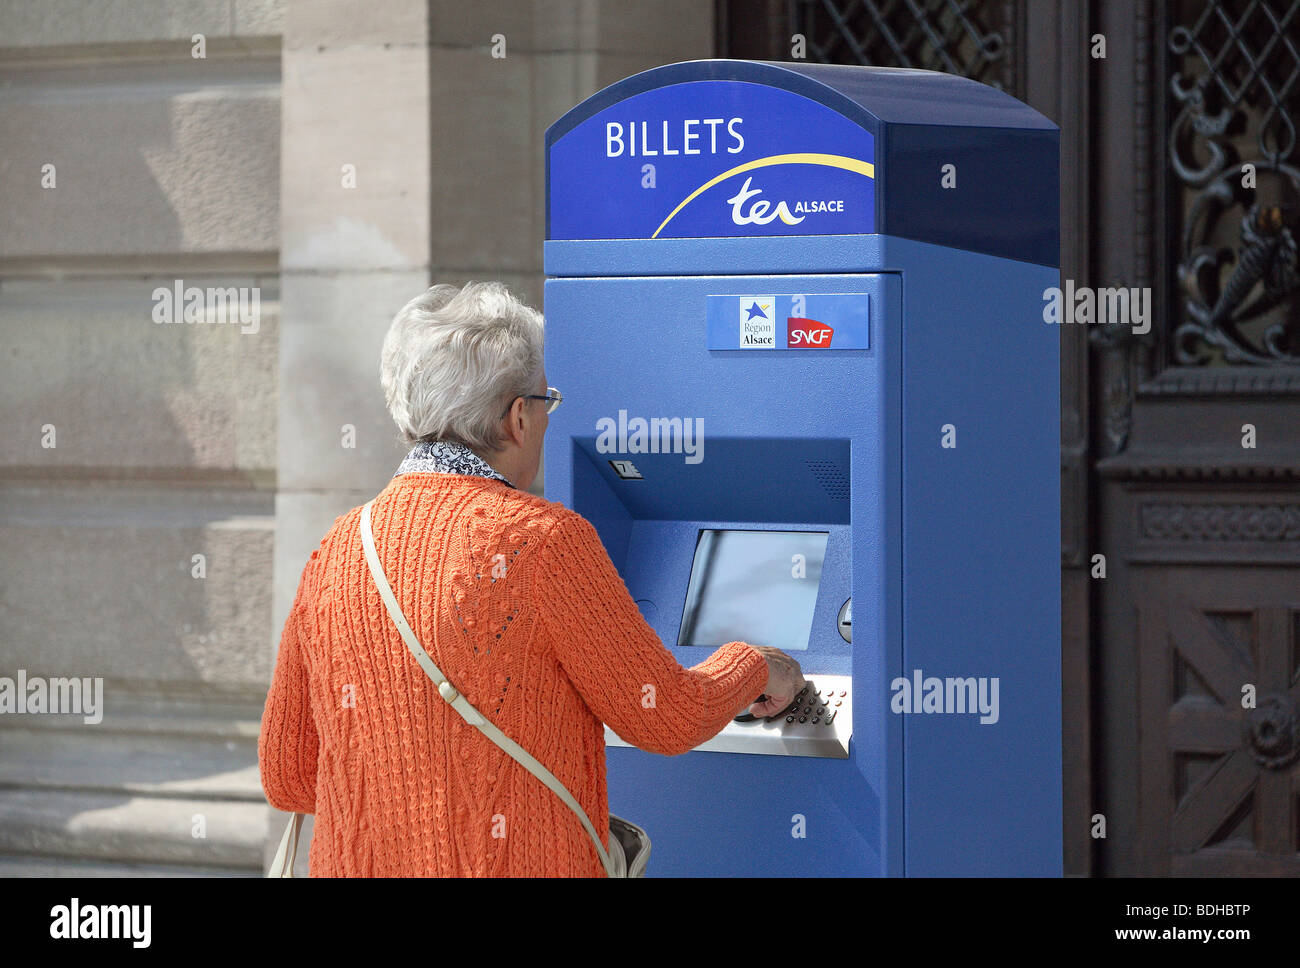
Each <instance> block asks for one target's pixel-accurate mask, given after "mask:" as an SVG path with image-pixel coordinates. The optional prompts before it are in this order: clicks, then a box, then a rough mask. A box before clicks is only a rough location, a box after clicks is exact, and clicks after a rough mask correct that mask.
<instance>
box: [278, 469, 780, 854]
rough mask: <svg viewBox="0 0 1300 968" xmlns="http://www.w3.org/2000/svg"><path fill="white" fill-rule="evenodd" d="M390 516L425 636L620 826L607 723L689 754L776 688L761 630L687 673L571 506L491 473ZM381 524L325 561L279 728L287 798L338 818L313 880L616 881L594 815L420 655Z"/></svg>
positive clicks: (287, 630)
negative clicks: (503, 739) (367, 546)
mask: <svg viewBox="0 0 1300 968" xmlns="http://www.w3.org/2000/svg"><path fill="white" fill-rule="evenodd" d="M371 513H372V524H373V529H374V534H375V543H376V545H377V546H378V550H379V556H380V559H381V561H382V562H383V566H384V571H385V573H386V574H387V575H388V580H389V582H390V583H391V584H392V586H393V592H394V594H395V595H396V596H397V600H398V602H399V604H400V605H401V606H402V610H403V611H404V612H405V613H406V617H407V620H408V621H409V622H410V623H411V626H412V628H413V629H414V630H415V634H416V635H417V636H418V637H419V639H420V642H421V643H422V644H423V645H424V647H425V648H426V649H427V650H428V652H429V654H430V655H431V656H432V657H433V659H434V661H435V662H436V663H437V665H438V667H439V668H440V669H442V671H443V672H444V673H445V674H446V676H447V677H448V678H449V679H450V680H451V682H452V683H453V685H455V686H456V687H457V688H458V689H459V690H460V691H461V692H462V693H463V694H464V695H465V696H466V698H467V699H468V700H469V701H470V702H471V703H472V704H473V705H474V706H475V707H476V708H478V710H479V711H480V712H482V713H483V714H484V715H486V716H487V717H488V718H489V719H491V720H492V721H493V722H495V723H496V724H497V726H499V727H500V728H501V729H502V730H503V731H504V732H505V733H506V735H508V736H510V737H511V738H512V739H514V740H515V741H516V742H518V743H519V744H520V745H522V746H523V747H524V749H526V750H528V751H529V752H530V753H532V754H533V756H535V757H536V758H537V759H539V760H540V761H541V762H542V763H543V764H545V765H546V766H547V767H548V768H549V769H550V770H551V772H553V773H554V774H555V775H556V776H557V777H558V778H559V780H560V781H561V782H562V783H564V784H565V785H566V786H567V787H568V788H569V790H570V792H572V794H573V796H574V797H575V798H576V799H577V801H578V802H579V803H580V804H581V805H582V807H583V809H584V810H585V811H586V812H587V815H588V816H589V817H590V818H591V822H592V824H593V825H594V826H595V827H596V829H597V830H598V831H600V832H601V834H602V838H607V833H606V831H607V829H608V826H609V808H608V804H607V800H606V792H605V742H604V736H603V730H602V726H601V724H602V722H603V723H608V724H609V726H610V727H611V728H612V729H613V730H614V732H616V733H617V734H618V735H619V736H621V737H622V738H623V739H624V740H626V741H627V742H629V743H631V744H632V745H634V746H637V747H640V748H641V749H643V750H648V751H650V752H653V753H663V754H668V755H673V754H677V753H683V752H685V751H687V750H689V749H691V748H692V747H694V746H696V745H698V744H699V743H701V742H703V741H705V740H706V739H708V738H709V737H711V736H713V735H715V734H716V733H717V732H718V731H719V730H720V729H721V728H722V727H723V726H725V725H726V723H727V721H728V720H729V719H730V718H731V717H732V715H733V714H734V713H735V712H736V711H737V710H738V709H739V708H740V707H741V706H742V705H743V704H744V703H745V702H746V701H750V700H753V699H754V698H755V697H757V696H758V695H759V694H760V693H761V692H762V691H763V687H764V686H765V685H766V682H767V664H766V662H765V660H764V659H763V656H762V655H761V654H760V653H758V652H757V651H756V650H754V649H752V648H750V647H749V646H748V645H745V644H744V643H741V642H731V643H728V644H727V645H725V646H723V647H722V648H720V649H719V650H718V651H717V652H715V653H714V654H713V655H711V656H710V657H709V658H708V659H706V660H705V661H704V662H702V663H700V664H699V665H697V666H693V667H692V668H690V669H686V668H683V667H682V666H681V665H679V664H678V663H677V661H676V660H675V659H674V658H673V655H672V653H670V652H669V651H668V650H667V649H666V648H664V646H663V644H662V643H661V642H660V641H659V639H658V637H657V636H656V635H655V633H654V631H653V630H652V629H651V628H650V626H649V625H647V624H646V622H645V620H644V619H643V618H642V617H641V614H640V612H639V610H638V609H637V606H636V604H635V602H633V600H632V598H631V596H630V595H629V594H628V591H627V588H626V586H625V585H624V584H623V581H622V579H621V578H620V577H619V574H618V572H617V571H616V570H615V568H614V565H613V563H612V562H611V561H610V560H609V556H608V555H607V554H606V553H605V549H604V547H603V546H602V545H601V543H600V539H599V537H598V536H597V534H596V531H595V529H594V528H593V527H592V526H591V525H590V524H589V523H588V522H587V521H586V520H584V519H583V518H582V517H580V516H579V515H577V514H575V513H574V512H572V511H569V510H567V509H565V508H564V507H562V506H560V505H558V504H553V503H550V502H548V501H545V500H543V499H541V498H538V497H534V496H532V495H530V494H527V493H524V492H522V491H518V490H515V489H513V488H511V487H509V486H508V485H506V484H504V483H502V482H500V481H494V480H490V479H487V478H483V477H473V476H466V475H453V474H442V473H410V474H402V475H399V476H398V477H395V478H394V479H393V480H392V482H391V483H390V484H389V485H388V486H387V487H386V488H385V489H384V490H383V491H382V492H381V493H380V494H379V496H378V497H377V498H376V500H375V503H374V507H373V508H372V510H371ZM360 516H361V510H360V508H354V509H353V510H352V511H349V512H348V513H347V514H345V515H343V516H342V517H340V518H338V519H337V520H336V521H335V522H334V526H333V527H332V528H331V529H330V531H329V533H328V534H327V535H326V536H325V538H324V539H323V540H322V541H321V544H320V547H319V548H318V549H317V550H316V551H313V552H312V553H311V558H310V560H309V561H308V562H307V565H306V567H305V568H304V569H303V573H302V580H301V582H300V583H299V586H298V593H297V596H296V597H295V599H294V603H293V607H292V609H291V610H290V613H289V617H288V620H287V621H286V622H285V626H284V634H283V637H282V639H281V642H280V651H279V656H278V658H277V660H276V666H275V675H274V678H273V680H272V683H271V689H270V692H269V694H268V695H267V701H266V709H265V712H264V713H263V717H262V729H261V735H260V737H259V741H258V761H259V764H260V767H261V775H262V786H263V788H264V789H265V791H266V796H267V799H268V800H269V801H270V802H271V803H272V804H273V805H274V806H276V807H277V808H279V809H281V810H286V811H296V812H301V813H314V814H315V815H316V821H315V828H314V833H313V836H312V843H311V851H310V854H309V866H310V871H311V875H312V876H313V877H331V876H335V877H337V876H349V877H355V876H379V877H387V876H603V874H604V870H603V868H602V867H601V865H600V861H599V858H598V857H597V854H596V851H595V848H594V847H593V846H592V843H591V840H590V838H589V837H588V836H587V834H586V831H584V830H583V828H582V825H581V823H580V822H579V821H578V819H577V817H575V816H574V814H573V812H572V811H571V810H569V808H568V807H566V806H565V805H564V804H563V803H561V802H560V800H559V799H558V798H557V797H556V796H555V795H554V794H553V793H552V792H551V791H550V790H548V789H546V787H544V786H543V785H542V784H541V782H540V781H539V780H538V779H537V778H536V777H534V776H533V775H532V774H531V773H528V772H527V771H526V770H525V769H524V768H523V767H521V766H519V765H518V764H517V763H515V762H514V760H512V759H510V758H509V757H507V756H506V754H505V753H503V752H502V751H501V750H500V749H498V748H497V746H495V745H494V744H493V743H492V742H491V741H490V740H488V739H487V738H486V737H485V736H483V735H482V734H481V733H479V731H478V730H476V729H475V728H473V727H472V726H470V725H469V724H467V723H465V722H464V721H463V720H462V719H461V718H460V717H459V716H458V715H457V714H456V713H455V712H454V711H453V710H452V709H451V707H450V706H449V705H448V704H447V703H446V702H444V701H443V700H442V698H441V697H440V696H438V695H437V691H436V690H435V689H434V687H433V683H432V682H430V681H429V680H428V678H427V677H426V676H425V674H424V672H423V671H421V669H420V667H419V665H417V664H416V662H415V659H414V658H413V657H412V656H411V654H410V652H409V651H408V650H407V647H406V645H405V643H404V642H403V641H402V639H401V636H400V635H399V634H398V632H397V629H396V628H395V627H394V626H393V623H392V621H391V620H390V619H389V617H388V613H387V612H386V611H385V610H384V605H383V602H382V601H381V600H380V597H379V592H378V590H377V589H376V588H375V584H374V582H373V581H372V580H371V578H370V574H369V572H368V570H367V568H366V564H365V558H364V555H363V553H362V549H361V536H360V532H359V531H358V523H359V521H360ZM633 819H635V818H633ZM651 836H653V831H651Z"/></svg>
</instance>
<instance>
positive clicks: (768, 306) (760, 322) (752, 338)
mask: <svg viewBox="0 0 1300 968" xmlns="http://www.w3.org/2000/svg"><path fill="white" fill-rule="evenodd" d="M739 304H740V348H741V349H742V350H774V349H776V297H775V296H740V297H739Z"/></svg>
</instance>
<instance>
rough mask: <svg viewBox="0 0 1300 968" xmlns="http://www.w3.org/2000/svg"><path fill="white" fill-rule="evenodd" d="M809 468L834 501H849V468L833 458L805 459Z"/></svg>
mask: <svg viewBox="0 0 1300 968" xmlns="http://www.w3.org/2000/svg"><path fill="white" fill-rule="evenodd" d="M804 463H805V464H807V465H808V469H809V470H810V471H812V475H813V477H814V478H816V479H817V483H818V484H820V485H821V486H822V490H824V491H825V492H826V494H827V496H828V497H830V498H831V500H833V501H847V500H848V499H849V474H848V470H847V469H846V468H845V467H843V466H842V465H841V464H840V463H839V462H838V461H833V460H821V459H818V460H805V461H804Z"/></svg>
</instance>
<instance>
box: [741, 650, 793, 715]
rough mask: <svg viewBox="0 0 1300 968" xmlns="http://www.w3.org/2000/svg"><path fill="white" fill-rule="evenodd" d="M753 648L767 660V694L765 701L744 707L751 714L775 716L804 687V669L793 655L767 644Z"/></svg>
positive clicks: (765, 692) (744, 710)
mask: <svg viewBox="0 0 1300 968" xmlns="http://www.w3.org/2000/svg"><path fill="white" fill-rule="evenodd" d="M751 648H754V649H756V650H757V651H759V652H760V653H762V655H763V658H765V659H766V660H767V686H766V687H765V688H764V689H763V692H764V694H765V695H766V696H767V699H765V700H764V701H763V702H756V703H753V704H751V705H750V706H748V707H747V708H746V709H742V710H741V712H742V713H743V712H748V713H749V714H750V715H751V716H775V715H776V714H777V713H779V712H780V711H781V710H783V709H785V707H786V706H788V705H790V703H792V702H794V697H795V696H796V695H797V694H798V692H799V690H800V689H802V688H803V687H804V678H803V670H802V669H800V668H799V663H798V662H796V661H795V660H794V659H793V658H792V657H791V656H789V655H787V654H786V653H784V652H782V651H781V650H780V649H774V648H772V647H771V646H767V645H755V646H751Z"/></svg>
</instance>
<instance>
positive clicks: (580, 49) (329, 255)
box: [0, 0, 713, 874]
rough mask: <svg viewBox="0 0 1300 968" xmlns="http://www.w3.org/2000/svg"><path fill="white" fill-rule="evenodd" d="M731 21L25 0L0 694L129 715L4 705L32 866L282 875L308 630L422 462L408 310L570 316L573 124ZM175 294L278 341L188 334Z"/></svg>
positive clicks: (1, 46) (678, 6)
mask: <svg viewBox="0 0 1300 968" xmlns="http://www.w3.org/2000/svg"><path fill="white" fill-rule="evenodd" d="M712 10H713V4H712V3H711V2H710V0H666V2H661V3H655V4H646V3H640V2H636V0H537V2H525V0H500V2H482V3H479V2H468V0H460V2H450V0H108V2H105V0H40V2H36V0H31V2H22V0H17V2H13V3H7V4H3V5H0V198H3V199H4V213H3V215H4V217H3V219H0V354H3V360H4V374H5V377H4V379H3V380H0V409H2V410H3V413H4V414H5V427H6V433H5V434H4V435H3V436H0V675H5V676H13V675H14V674H15V672H16V670H17V669H19V668H22V669H25V670H26V672H27V673H28V674H29V675H33V676H35V675H39V676H91V677H103V678H104V680H105V689H106V695H105V706H106V713H105V717H104V721H103V723H101V724H99V725H97V726H86V725H84V724H83V723H82V722H81V720H80V719H79V718H78V717H59V716H30V715H27V716H12V717H10V716H4V717H0V873H10V874H25V873H120V872H123V871H129V870H135V871H138V872H140V873H146V874H160V873H187V872H205V873H241V872H242V873H257V871H258V870H259V868H260V865H261V863H262V862H263V860H264V857H265V853H266V851H267V850H268V844H269V843H271V842H272V841H274V840H276V839H278V834H279V829H280V824H279V822H278V818H274V819H276V820H277V822H275V823H272V824H270V825H268V824H267V817H268V814H267V809H266V807H265V805H264V800H263V798H262V796H261V789H260V782H259V779H258V775H257V768H256V736H257V726H258V720H259V718H260V714H261V703H262V700H263V698H264V696H265V691H266V687H267V685H268V683H269V679H270V672H271V668H272V663H273V662H274V653H275V646H276V643H277V642H278V638H279V630H280V627H281V625H282V623H283V621H284V618H285V616H286V614H287V612H288V608H289V605H290V603H291V601H292V598H293V593H294V590H295V588H296V586H297V581H298V577H299V574H300V572H301V569H302V566H303V564H304V563H305V562H306V560H307V557H308V555H309V554H310V552H311V550H312V549H313V548H315V547H316V545H317V543H318V542H319V540H320V538H321V537H322V536H323V535H324V533H325V531H326V530H327V529H328V528H329V526H330V524H331V523H332V521H333V520H334V518H335V517H336V516H338V515H340V514H342V513H344V512H346V511H347V510H348V509H349V508H352V507H354V506H356V505H357V504H359V503H362V502H363V501H365V500H367V499H369V498H370V497H372V496H373V495H374V493H375V492H376V491H378V490H379V489H380V488H381V487H382V486H383V485H384V483H385V482H386V481H387V479H388V478H389V476H390V475H391V474H392V472H393V470H394V469H395V467H396V464H397V462H398V460H400V457H401V454H402V452H403V447H402V445H401V442H400V440H399V438H398V435H397V432H396V430H395V428H394V427H393V425H392V423H391V420H390V419H389V418H388V416H387V413H386V412H385V410H384V407H383V399H382V394H381V392H380V390H379V385H378V358H379V347H380V343H381V341H382V338H383V335H384V332H385V330H386V328H387V326H388V323H389V321H390V320H391V318H392V315H393V313H394V312H395V311H396V310H397V309H398V308H399V307H400V306H401V305H402V304H403V303H405V302H406V301H407V300H408V299H410V298H411V297H412V296H414V295H416V294H417V293H419V292H420V291H421V290H422V289H423V288H425V287H426V286H428V285H430V284H431V283H433V282H452V283H461V282H464V281H467V280H469V279H500V280H502V281H504V282H506V283H507V284H508V285H510V286H511V287H512V288H513V289H514V290H515V291H516V292H518V293H519V294H520V295H521V296H522V297H523V298H525V299H526V300H528V301H529V302H530V303H532V304H533V305H536V306H539V307H540V306H541V305H542V271H541V270H542V261H541V260H542V248H541V242H542V237H543V234H544V229H545V212H544V209H543V201H544V182H543V176H544V164H543V154H542V145H543V136H544V133H545V130H546V128H547V126H549V124H550V123H551V122H553V121H554V120H555V119H556V118H558V117H559V116H560V115H561V114H562V113H564V111H566V110H567V109H568V108H570V107H571V106H573V105H574V104H576V103H577V102H578V101H580V100H582V99H583V98H585V97H587V96H588V95H590V94H592V93H594V92H595V91H597V90H599V89H600V88H602V87H604V86H606V85H607V84H610V83H612V82H613V81H615V80H618V79H619V78H622V77H625V76H627V75H629V74H632V73H635V72H637V71H640V70H644V69H647V68H650V67H653V66H657V65H659V64H663V63H670V62H673V61H680V60H689V59H694V58H699V57H708V56H711V53H712V48H713V21H712ZM195 35H202V41H201V42H202V53H203V54H204V56H203V57H195V56H194V54H195V52H196V47H195V44H196V43H197V42H198V41H197V40H196V37H195ZM495 35H502V36H503V37H504V43H505V54H506V56H505V57H494V56H493V55H492V48H493V45H494V43H496V39H495ZM498 49H499V48H498ZM47 165H52V166H53V169H52V173H51V170H50V169H48V168H45V167H44V166H47ZM345 166H350V167H345ZM51 174H52V179H53V180H52V182H51ZM47 186H48V187H47ZM177 285H180V287H181V289H182V295H184V290H186V289H188V288H191V287H196V288H198V289H201V290H203V291H204V292H205V293H206V292H207V290H209V289H212V290H218V289H220V290H226V289H228V288H233V289H234V290H236V291H239V290H243V291H244V292H245V293H246V294H249V295H251V293H252V292H253V291H254V290H256V291H257V293H258V308H259V313H258V315H257V318H256V322H255V323H253V324H249V323H247V322H245V323H242V324H241V323H239V322H230V323H220V322H215V321H204V322H194V323H187V322H185V321H184V318H183V317H184V312H183V309H182V307H173V312H174V318H177V319H179V320H180V321H178V322H174V323H161V322H157V321H155V320H156V319H157V318H158V317H159V316H160V315H162V316H165V315H166V314H165V312H163V310H162V309H161V308H160V306H161V300H160V298H159V297H158V296H157V295H156V291H157V290H159V289H163V290H171V291H174V290H175V287H176V286H177ZM220 316H221V312H220V310H219V308H218V309H214V307H213V304H212V302H211V300H209V301H208V303H207V305H206V306H205V311H204V318H205V319H206V320H213V319H215V318H218V317H220ZM51 444H53V446H50V445H51ZM349 444H351V446H349ZM540 486H541V484H540V477H539V482H538V485H537V487H538V489H539V490H540ZM196 556H201V557H196ZM200 572H201V574H200ZM200 834H201V835H200ZM304 846H305V845H304ZM301 856H302V861H301V862H300V868H302V870H303V872H304V873H305V856H306V854H305V850H304V852H303V854H302V855H301Z"/></svg>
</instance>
